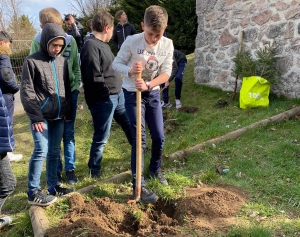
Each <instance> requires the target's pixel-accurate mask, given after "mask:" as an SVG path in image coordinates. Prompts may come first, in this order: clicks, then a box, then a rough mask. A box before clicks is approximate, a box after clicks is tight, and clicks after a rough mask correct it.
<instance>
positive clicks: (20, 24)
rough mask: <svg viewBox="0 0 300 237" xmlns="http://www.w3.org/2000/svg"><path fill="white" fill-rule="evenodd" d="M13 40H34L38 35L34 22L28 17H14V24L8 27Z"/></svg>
mask: <svg viewBox="0 0 300 237" xmlns="http://www.w3.org/2000/svg"><path fill="white" fill-rule="evenodd" d="M7 31H8V32H10V35H11V37H12V38H13V40H32V38H33V37H34V36H35V34H36V30H35V29H34V27H33V25H32V22H30V20H29V18H28V16H25V15H21V16H20V17H18V16H14V17H13V19H12V22H11V23H10V24H9V26H8V27H7Z"/></svg>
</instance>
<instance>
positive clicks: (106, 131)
mask: <svg viewBox="0 0 300 237" xmlns="http://www.w3.org/2000/svg"><path fill="white" fill-rule="evenodd" d="M90 112H91V115H92V118H93V124H94V135H93V141H92V145H91V150H90V159H89V162H88V167H89V169H90V172H91V173H92V174H99V173H100V169H101V161H102V155H103V151H104V147H105V145H106V142H107V140H108V138H109V135H110V128H111V124H112V120H113V118H114V119H115V120H116V122H117V123H118V124H119V125H120V126H121V128H122V129H123V131H124V133H125V135H126V137H127V140H128V142H129V144H131V143H132V135H131V130H130V122H129V119H128V117H127V114H126V110H125V104H124V93H123V91H121V92H120V93H118V94H114V95H110V96H109V98H108V99H107V100H99V101H98V102H96V103H95V104H94V105H92V106H90Z"/></svg>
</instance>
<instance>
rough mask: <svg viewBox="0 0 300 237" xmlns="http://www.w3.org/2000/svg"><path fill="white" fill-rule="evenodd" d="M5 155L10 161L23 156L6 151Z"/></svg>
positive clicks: (17, 159)
mask: <svg viewBox="0 0 300 237" xmlns="http://www.w3.org/2000/svg"><path fill="white" fill-rule="evenodd" d="M7 156H8V159H9V161H10V162H15V161H19V160H21V159H22V158H23V155H21V154H13V153H12V152H7Z"/></svg>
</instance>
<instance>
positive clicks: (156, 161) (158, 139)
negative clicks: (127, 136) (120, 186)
mask: <svg viewBox="0 0 300 237" xmlns="http://www.w3.org/2000/svg"><path fill="white" fill-rule="evenodd" d="M124 96H125V108H126V113H127V116H128V118H129V120H130V128H131V134H132V138H133V139H132V150H131V172H132V178H133V180H132V182H133V188H135V177H136V92H130V91H126V90H124ZM146 123H147V125H148V128H149V130H150V135H151V140H152V146H151V159H150V164H149V171H151V172H153V173H156V172H158V171H159V170H160V168H161V165H162V152H163V147H164V142H165V135H164V122H163V115H162V108H161V104H160V93H159V90H152V91H150V92H148V91H145V92H142V173H143V170H144V152H145V149H146ZM141 185H142V186H145V180H144V176H143V175H142V184H141Z"/></svg>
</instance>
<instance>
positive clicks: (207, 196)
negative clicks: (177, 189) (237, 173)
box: [46, 186, 245, 237]
mask: <svg viewBox="0 0 300 237" xmlns="http://www.w3.org/2000/svg"><path fill="white" fill-rule="evenodd" d="M129 199H130V198H129ZM244 202H245V198H244V194H243V193H242V192H241V191H239V190H238V189H236V188H233V187H229V186H228V187H202V188H190V189H187V195H186V196H185V197H183V198H181V199H179V200H177V201H176V202H174V203H172V204H167V203H164V202H162V200H159V201H158V202H157V203H155V204H154V205H148V206H147V205H146V206H145V205H141V204H138V205H128V204H126V203H117V202H114V201H112V200H111V199H110V198H108V197H104V198H94V199H93V200H86V199H84V198H83V196H81V194H79V193H74V195H72V196H71V197H70V211H69V212H68V213H67V214H66V215H65V217H64V219H62V220H61V222H60V223H59V225H58V226H57V227H54V228H51V229H49V230H48V231H47V233H46V236H48V237H56V236H89V237H96V236H97V237H127V236H177V237H181V236H185V237H186V236H190V235H189V234H188V230H193V232H194V233H195V232H196V233H197V234H200V236H201V233H202V234H203V233H207V231H211V232H214V231H216V230H218V231H223V232H225V231H226V229H227V228H228V227H230V226H232V225H234V224H235V223H236V219H235V215H236V213H237V212H238V211H239V210H240V209H241V207H242V205H243V204H244ZM182 226H185V227H184V228H183V229H182V228H181V227H182ZM179 228H181V230H180V231H179ZM183 230H185V231H183ZM183 232H185V233H184V234H183Z"/></svg>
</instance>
